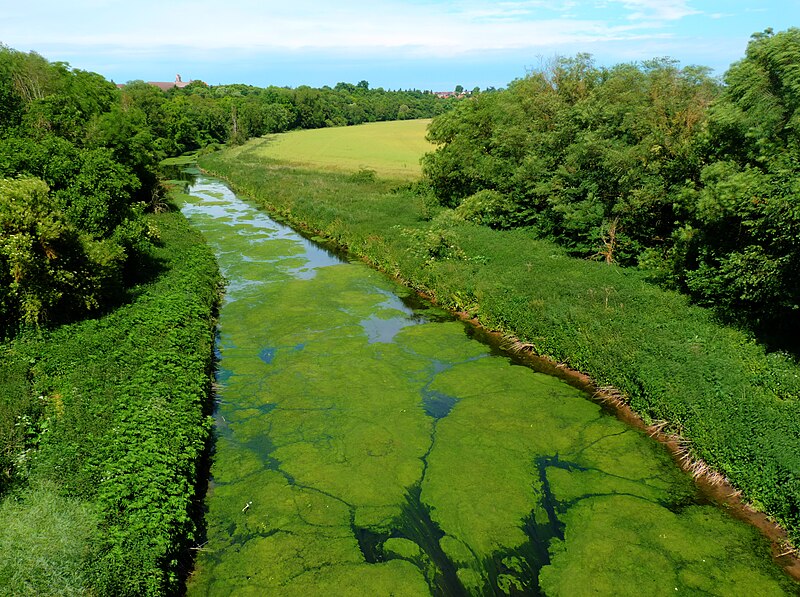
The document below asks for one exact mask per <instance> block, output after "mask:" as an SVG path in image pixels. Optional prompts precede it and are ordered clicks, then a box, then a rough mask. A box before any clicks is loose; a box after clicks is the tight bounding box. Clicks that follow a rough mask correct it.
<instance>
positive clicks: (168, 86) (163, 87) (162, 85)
mask: <svg viewBox="0 0 800 597" xmlns="http://www.w3.org/2000/svg"><path fill="white" fill-rule="evenodd" d="M189 83H191V81H189V82H188V83H186V82H184V81H182V80H181V76H180V75H175V80H174V81H172V82H170V83H162V82H160V81H148V82H147V84H148V85H153V86H154V87H158V88H159V89H161V90H162V91H169V90H170V89H172V88H173V87H186V86H187V85H188V84H189Z"/></svg>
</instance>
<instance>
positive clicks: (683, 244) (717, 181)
mask: <svg viewBox="0 0 800 597" xmlns="http://www.w3.org/2000/svg"><path fill="white" fill-rule="evenodd" d="M798 108H800V29H796V28H793V29H789V30H787V31H783V32H780V33H774V32H773V31H771V30H767V31H765V32H762V33H758V34H755V35H753V37H752V39H751V41H750V43H749V45H748V47H747V51H746V55H745V57H744V58H743V59H742V60H740V61H738V62H736V63H734V64H733V65H732V66H731V67H730V69H729V70H728V71H727V72H726V73H725V75H724V77H723V81H719V80H717V79H715V78H713V77H711V74H710V71H709V69H707V68H704V67H697V66H686V67H680V66H679V65H678V64H677V62H675V61H673V60H670V59H666V58H664V59H655V60H650V61H646V62H643V63H637V64H633V63H631V64H618V65H615V66H612V67H601V66H597V65H595V63H594V61H593V60H592V58H591V56H589V55H583V54H581V55H578V56H576V57H574V58H561V59H557V60H555V61H554V62H553V63H552V64H551V65H550V66H549V68H547V69H544V70H542V71H540V72H534V73H531V74H529V75H528V76H526V77H524V78H522V79H519V80H516V81H514V82H512V83H511V84H510V85H509V87H508V89H507V90H503V91H500V92H498V93H493V94H480V95H477V96H475V97H473V98H472V99H471V100H470V101H466V102H462V103H460V104H459V105H458V106H456V109H455V110H453V111H452V112H450V113H448V114H446V115H443V116H440V117H438V118H436V119H435V120H434V122H433V123H432V125H431V127H430V132H429V139H430V140H431V141H432V142H434V143H436V144H438V145H439V148H438V150H437V151H436V152H434V153H431V154H428V155H427V156H426V157H425V159H424V161H423V171H424V173H425V177H426V180H427V181H428V183H429V184H430V187H431V189H432V192H433V193H434V194H435V196H436V198H437V200H438V202H439V203H440V204H441V205H444V206H447V207H451V208H454V209H455V212H456V213H457V214H458V215H459V216H461V217H464V218H465V219H468V220H470V221H474V222H478V223H482V224H485V225H488V226H491V227H494V228H518V227H524V228H529V229H532V230H534V231H535V232H536V235H537V236H538V237H539V238H543V239H549V240H554V241H556V242H557V243H559V244H561V245H562V246H564V247H565V248H567V249H568V250H569V252H570V253H571V254H572V255H574V256H578V257H584V258H594V259H600V260H604V261H607V262H609V263H618V264H621V265H627V266H638V267H640V268H643V269H645V270H646V271H648V272H649V273H650V274H651V279H653V280H655V281H657V282H659V283H661V284H664V285H666V286H668V287H670V288H675V289H679V290H681V291H683V292H685V293H688V294H689V295H690V296H691V297H692V298H693V300H694V301H695V302H696V303H698V304H700V305H703V306H708V307H711V308H713V309H714V310H715V311H716V312H717V313H718V314H720V315H721V316H723V317H724V318H725V319H726V320H727V321H729V322H734V323H737V324H741V325H744V326H746V327H749V328H751V329H754V330H757V331H764V330H766V331H767V332H769V330H772V331H773V332H774V331H776V330H779V331H783V332H784V334H785V335H786V336H787V337H789V333H788V332H790V331H796V330H797V329H799V328H798V314H800V307H799V304H800V200H798V192H800V137H799V136H798V133H800V110H798Z"/></svg>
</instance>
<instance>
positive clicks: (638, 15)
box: [611, 0, 701, 21]
mask: <svg viewBox="0 0 800 597" xmlns="http://www.w3.org/2000/svg"><path fill="white" fill-rule="evenodd" d="M611 1H612V2H617V3H619V4H621V5H622V6H623V7H624V8H625V9H627V10H629V11H631V13H630V14H629V15H628V17H627V18H628V19H629V20H631V21H677V20H680V19H682V18H684V17H688V16H691V15H697V14H701V11H699V10H696V9H693V8H691V7H690V6H689V2H688V0H611Z"/></svg>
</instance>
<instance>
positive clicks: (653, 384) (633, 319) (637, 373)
mask: <svg viewBox="0 0 800 597" xmlns="http://www.w3.org/2000/svg"><path fill="white" fill-rule="evenodd" d="M249 147H250V146H249V145H245V146H244V147H243V148H237V149H234V150H231V151H228V152H222V153H217V154H212V155H209V156H204V157H203V158H202V159H201V165H202V166H203V167H205V168H208V169H209V170H210V171H212V172H215V173H218V174H220V175H223V176H225V177H227V178H228V179H229V180H230V181H231V182H232V183H233V184H234V186H235V187H236V188H237V189H239V190H241V191H242V192H243V193H245V194H247V195H248V196H250V197H252V198H253V199H254V200H256V201H258V202H259V203H261V204H262V205H264V206H265V207H266V208H268V209H269V210H270V211H272V212H274V213H278V214H281V215H283V216H284V217H287V218H288V219H290V220H291V221H293V222H295V223H298V224H301V225H303V226H306V227H307V228H309V229H310V230H313V231H315V232H316V233H318V234H320V235H322V236H324V237H327V238H330V239H332V240H333V241H335V242H336V243H337V244H339V245H343V246H346V247H348V248H349V249H350V251H352V252H353V253H355V254H356V255H359V256H362V257H364V258H365V259H367V260H368V261H369V262H371V263H372V264H374V265H376V266H378V267H380V268H381V269H383V270H385V271H387V272H389V273H391V274H394V275H396V276H398V277H400V278H402V279H404V280H406V281H407V282H408V283H409V284H411V285H412V286H414V287H415V288H418V289H420V290H424V291H425V292H428V293H430V294H431V295H433V296H434V297H435V298H436V299H437V300H438V301H439V302H440V303H441V304H443V305H446V306H448V307H451V308H453V309H457V310H461V311H466V312H467V313H469V314H470V315H472V316H477V317H478V318H479V319H480V321H481V322H482V323H484V324H485V325H487V326H489V327H490V328H494V329H498V330H502V331H504V332H506V333H510V334H513V335H515V336H517V337H518V338H520V339H521V340H522V341H523V342H525V343H528V344H530V346H531V348H532V349H533V350H534V351H536V352H538V353H540V354H544V355H549V356H551V357H553V358H555V359H557V360H558V361H562V362H566V363H568V364H569V365H570V366H572V367H574V368H576V369H578V370H581V371H584V372H586V373H588V374H590V375H591V376H592V377H593V379H594V380H595V381H596V382H597V383H598V384H599V385H601V386H602V385H613V386H615V387H616V388H618V389H619V390H621V391H622V392H623V393H624V394H625V395H626V396H627V397H628V399H629V400H630V403H631V405H632V406H633V407H634V409H636V410H637V411H638V412H639V413H640V414H641V415H642V416H643V417H644V418H645V420H647V421H649V422H664V424H665V425H667V427H666V428H667V429H670V430H672V431H674V432H678V433H680V434H681V435H683V437H684V438H686V441H687V446H689V449H690V450H691V453H692V454H694V455H695V456H699V457H700V458H702V459H704V460H705V461H706V462H708V463H709V464H710V465H711V466H712V467H713V468H715V469H716V470H719V471H720V472H722V473H723V474H725V475H726V476H728V478H730V480H731V481H732V482H733V483H734V484H735V485H736V486H737V487H738V488H740V489H741V490H742V491H743V492H744V495H745V496H746V498H747V499H749V500H751V501H753V502H754V503H755V504H757V505H758V506H759V507H761V508H763V509H764V511H766V512H768V513H769V514H771V515H772V516H774V517H775V518H777V519H778V520H780V521H781V522H782V523H783V524H784V525H785V526H786V528H787V529H788V530H789V532H790V533H791V535H792V536H793V537H794V539H795V540H798V539H800V479H798V477H797V471H798V470H800V439H799V438H800V402H798V396H800V368H798V367H797V365H796V364H795V363H794V362H792V361H791V360H790V359H787V358H785V357H784V356H781V355H779V354H767V353H765V351H764V349H763V347H761V346H759V345H758V344H756V343H754V342H752V341H751V340H749V339H748V337H747V336H746V335H744V334H743V333H740V332H737V331H734V330H732V329H730V328H726V327H724V326H721V325H719V324H718V323H715V322H714V321H713V318H712V317H711V315H710V313H709V312H708V311H706V310H704V309H702V308H699V307H692V306H690V305H689V304H688V301H687V299H686V297H684V296H682V295H680V294H678V293H675V292H670V291H664V290H659V289H658V288H656V287H654V286H652V285H650V284H648V283H647V281H646V276H645V274H644V273H643V272H640V271H638V270H636V269H633V268H629V269H623V268H619V267H617V266H610V267H609V266H608V265H606V264H602V263H594V262H591V261H584V260H575V259H571V258H568V256H567V255H566V253H565V250H564V249H562V248H559V247H557V246H556V245H554V244H552V243H551V242H548V241H542V240H537V238H536V233H535V231H533V230H530V229H525V230H510V231H503V230H492V229H490V228H488V227H485V226H479V225H476V224H474V223H471V222H465V221H464V220H463V218H461V217H458V215H457V214H454V213H453V212H452V211H451V210H449V209H443V208H441V207H436V206H432V205H430V202H429V201H427V198H426V196H425V195H419V194H417V193H416V192H414V191H413V190H411V189H408V188H401V189H399V190H395V191H392V187H393V183H392V182H391V181H386V180H380V179H378V180H374V181H365V180H363V179H362V178H361V177H359V176H358V175H355V176H354V175H345V174H334V173H321V172H311V171H303V170H299V169H297V168H292V167H289V166H282V165H281V164H280V163H277V162H274V161H272V162H268V161H266V160H264V159H263V158H262V157H261V156H260V155H259V153H258V151H257V145H254V147H255V150H253V151H250V150H249V149H248V148H249ZM666 422H668V424H667V423H666Z"/></svg>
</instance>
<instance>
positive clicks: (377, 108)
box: [122, 81, 458, 155]
mask: <svg viewBox="0 0 800 597" xmlns="http://www.w3.org/2000/svg"><path fill="white" fill-rule="evenodd" d="M122 94H123V102H124V105H125V106H126V108H127V109H130V110H135V111H136V112H137V113H138V117H139V119H140V122H141V124H142V125H145V126H146V127H147V128H148V129H149V130H150V131H152V134H153V136H154V137H155V139H156V145H157V146H158V147H159V148H160V149H161V150H162V151H164V152H165V153H167V154H170V155H178V154H181V153H183V152H186V151H191V150H195V149H199V148H201V147H205V146H207V145H210V144H212V143H228V144H239V143H243V142H244V141H246V140H247V139H248V138H249V137H260V136H262V135H266V134H269V133H281V132H284V131H288V130H292V129H314V128H323V127H329V126H346V125H354V124H362V123H365V122H378V121H386V120H407V119H414V118H432V117H434V116H436V115H438V114H442V113H443V112H445V111H446V110H448V109H449V108H450V107H451V106H452V105H453V104H454V103H455V102H457V101H458V98H448V99H441V98H438V97H437V96H436V95H434V94H433V93H431V92H429V91H419V90H406V91H403V90H398V91H386V90H384V89H382V88H380V87H378V88H376V89H371V88H370V86H369V83H368V82H367V81H361V82H360V83H358V84H356V85H353V84H350V83H338V84H337V85H336V86H335V87H333V88H331V87H323V88H320V89H317V88H312V87H308V86H305V85H303V86H300V87H297V88H296V89H291V88H287V87H274V86H271V87H266V88H260V87H252V86H249V85H241V84H235V85H220V86H215V87H210V86H208V85H206V84H205V83H203V82H202V81H193V82H191V83H189V84H188V85H186V86H185V87H181V88H178V87H174V88H172V89H170V90H169V91H167V92H166V93H165V92H163V91H161V90H160V89H159V88H157V87H154V86H153V85H149V84H147V83H145V82H144V81H131V82H129V83H128V84H127V85H125V87H124V88H123V91H122Z"/></svg>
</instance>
